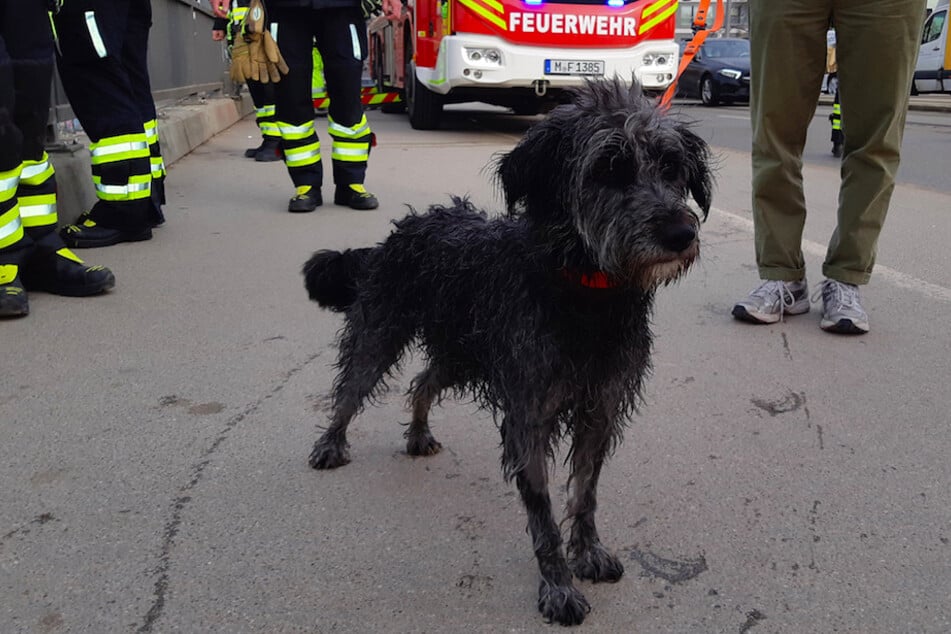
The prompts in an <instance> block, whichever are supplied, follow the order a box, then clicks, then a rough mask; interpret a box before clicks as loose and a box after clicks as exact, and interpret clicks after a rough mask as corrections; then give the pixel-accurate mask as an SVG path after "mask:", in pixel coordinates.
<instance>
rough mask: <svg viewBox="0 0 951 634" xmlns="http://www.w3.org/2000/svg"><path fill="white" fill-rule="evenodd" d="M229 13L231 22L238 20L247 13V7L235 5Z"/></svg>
mask: <svg viewBox="0 0 951 634" xmlns="http://www.w3.org/2000/svg"><path fill="white" fill-rule="evenodd" d="M230 13H231V20H232V21H233V22H240V21H241V20H243V19H244V16H245V15H247V14H248V7H235V8H233V9H232V10H231V12H230Z"/></svg>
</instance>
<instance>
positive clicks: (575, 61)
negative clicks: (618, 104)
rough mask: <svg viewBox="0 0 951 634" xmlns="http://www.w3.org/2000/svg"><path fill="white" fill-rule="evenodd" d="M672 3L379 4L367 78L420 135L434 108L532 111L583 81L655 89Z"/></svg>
mask: <svg viewBox="0 0 951 634" xmlns="http://www.w3.org/2000/svg"><path fill="white" fill-rule="evenodd" d="M676 12H677V0H383V14H382V15H380V16H377V17H376V18H374V19H373V20H372V21H371V22H370V23H369V25H368V29H369V34H370V56H369V66H370V75H371V77H372V79H373V82H374V84H375V91H376V92H378V93H379V94H385V93H399V95H400V97H401V103H384V104H383V105H382V108H383V110H384V111H390V112H392V111H396V110H402V109H405V110H406V112H407V113H408V115H409V120H410V124H411V125H412V126H413V127H414V128H416V129H421V130H428V129H434V128H437V127H439V123H440V119H441V117H442V110H443V106H444V105H445V104H448V103H460V102H470V101H478V102H483V103H489V104H494V105H499V106H504V107H508V108H511V109H512V110H513V111H514V112H515V113H516V114H536V113H538V112H541V111H543V110H545V109H547V108H548V107H550V106H551V105H552V104H553V103H557V102H558V99H559V94H560V93H561V92H562V91H563V90H564V89H565V88H569V87H572V86H578V85H580V84H582V83H583V82H584V80H585V78H586V77H587V78H590V77H613V76H615V75H617V76H619V77H621V78H624V79H627V78H632V77H633V78H636V79H637V81H638V82H640V84H641V86H642V87H643V88H644V89H645V90H647V91H651V92H658V93H659V92H662V91H663V90H664V89H665V88H666V87H667V86H668V85H670V83H671V82H672V81H673V80H674V77H675V75H676V73H677V59H678V45H677V42H676V41H675V39H674V23H675V19H676Z"/></svg>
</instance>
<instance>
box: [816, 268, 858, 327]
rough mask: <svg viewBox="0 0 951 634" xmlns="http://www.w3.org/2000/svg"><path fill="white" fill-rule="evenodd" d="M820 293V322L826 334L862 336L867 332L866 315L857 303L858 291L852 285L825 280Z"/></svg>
mask: <svg viewBox="0 0 951 634" xmlns="http://www.w3.org/2000/svg"><path fill="white" fill-rule="evenodd" d="M820 292H821V293H822V321H820V322H819V327H820V328H822V329H823V330H825V331H826V332H837V333H840V334H845V335H864V334H865V333H867V332H868V314H867V313H866V312H865V310H864V309H863V308H862V304H860V303H859V289H858V287H857V286H855V285H853V284H846V283H844V282H837V281H836V280H825V281H824V282H822V287H821V289H820Z"/></svg>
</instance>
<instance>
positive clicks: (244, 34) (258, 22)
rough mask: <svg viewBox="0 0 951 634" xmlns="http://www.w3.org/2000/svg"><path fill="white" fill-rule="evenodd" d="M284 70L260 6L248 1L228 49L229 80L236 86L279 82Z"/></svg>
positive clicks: (256, 1) (256, 0) (258, 2)
mask: <svg viewBox="0 0 951 634" xmlns="http://www.w3.org/2000/svg"><path fill="white" fill-rule="evenodd" d="M288 70H289V69H288V67H287V63H286V62H285V61H284V58H283V57H282V56H281V51H280V50H279V49H278V48H277V42H275V41H274V38H273V37H271V32H270V31H269V30H268V28H267V20H266V19H265V11H264V3H263V2H262V1H261V0H251V3H250V4H249V5H248V13H247V14H246V15H245V16H244V21H243V22H242V23H241V34H240V35H239V36H238V37H236V38H235V42H234V47H233V48H232V49H231V79H232V80H234V81H236V82H239V83H240V82H246V81H247V80H248V79H253V80H255V81H259V82H261V83H262V84H266V83H268V82H272V81H273V82H278V81H281V75H282V74H283V75H286V74H287V72H288Z"/></svg>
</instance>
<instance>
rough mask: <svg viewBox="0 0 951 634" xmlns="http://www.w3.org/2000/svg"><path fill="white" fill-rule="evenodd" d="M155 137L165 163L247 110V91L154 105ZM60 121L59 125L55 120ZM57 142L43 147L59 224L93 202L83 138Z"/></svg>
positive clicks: (86, 145) (86, 143)
mask: <svg viewBox="0 0 951 634" xmlns="http://www.w3.org/2000/svg"><path fill="white" fill-rule="evenodd" d="M156 110H157V111H158V117H157V118H158V130H159V140H160V142H161V144H162V156H163V157H164V159H165V165H166V167H167V166H170V165H172V164H173V163H175V162H176V161H178V160H180V159H181V158H182V157H183V156H185V155H187V154H188V153H189V152H191V151H192V150H194V149H195V148H196V147H198V146H199V145H201V144H202V143H204V142H205V141H207V140H208V139H210V138H211V137H213V136H215V135H216V134H218V133H219V132H221V131H223V130H227V129H228V128H230V127H231V126H232V125H234V124H235V123H237V122H238V121H240V120H241V119H242V118H243V117H244V116H246V115H248V114H250V113H251V112H253V110H254V107H253V105H252V103H251V97H250V96H249V95H248V93H247V91H245V92H244V93H242V94H241V96H240V97H239V98H232V97H230V96H228V95H223V94H221V93H215V94H211V95H193V96H190V97H188V98H187V99H183V100H178V101H174V102H166V103H158V104H156ZM61 125H62V124H61ZM60 140H61V145H60V146H59V147H57V148H55V149H49V150H48V151H49V155H50V160H51V161H52V162H53V168H54V169H55V170H56V183H57V187H58V188H59V196H58V199H57V211H58V213H59V224H60V226H65V225H68V224H71V223H73V222H74V221H75V220H76V218H78V217H79V215H80V214H81V213H82V212H83V211H86V210H88V209H89V208H90V207H91V206H92V205H93V203H95V202H96V193H95V190H94V189H93V185H92V179H91V177H90V171H89V170H90V168H89V139H88V138H87V137H86V135H84V134H82V133H69V132H65V131H64V132H62V133H61V139H60Z"/></svg>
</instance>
